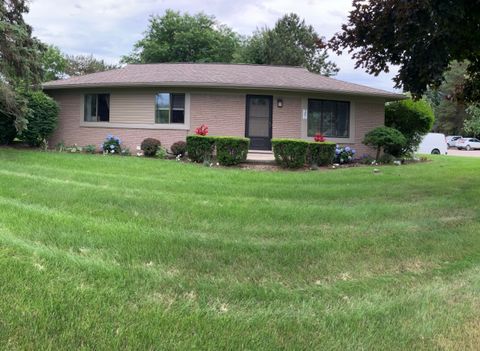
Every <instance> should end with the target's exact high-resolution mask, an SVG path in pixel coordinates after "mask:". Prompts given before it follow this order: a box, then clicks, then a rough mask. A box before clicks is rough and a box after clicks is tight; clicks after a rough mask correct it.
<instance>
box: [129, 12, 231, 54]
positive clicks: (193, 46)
mask: <svg viewBox="0 0 480 351" xmlns="http://www.w3.org/2000/svg"><path fill="white" fill-rule="evenodd" d="M238 45H239V37H238V35H237V34H236V33H235V32H234V31H232V30H231V29H230V28H229V27H227V26H225V25H223V24H220V23H219V22H218V21H217V20H216V19H215V17H213V16H207V15H205V14H203V13H198V14H196V15H189V14H188V13H185V14H181V13H179V12H176V11H172V10H167V11H166V12H165V14H164V15H163V16H152V17H151V18H150V24H149V26H148V29H147V31H146V32H145V35H144V37H143V38H142V39H141V40H139V41H138V42H137V43H136V44H135V46H134V50H133V52H132V53H131V54H130V55H127V56H124V57H123V58H122V61H123V62H126V63H156V62H231V61H232V60H233V57H234V53H235V51H236V50H237V47H238Z"/></svg>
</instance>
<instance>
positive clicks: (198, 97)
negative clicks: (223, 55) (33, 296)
mask: <svg viewBox="0 0 480 351" xmlns="http://www.w3.org/2000/svg"><path fill="white" fill-rule="evenodd" d="M51 95H52V97H53V98H54V99H55V100H56V101H57V102H58V103H59V105H60V116H59V123H58V128H57V130H56V131H55V133H54V135H53V136H52V138H51V140H50V145H51V146H55V145H56V144H57V143H59V142H60V141H64V142H65V144H66V145H73V144H77V145H80V146H85V145H88V144H93V145H99V144H101V143H102V142H103V140H104V139H105V137H106V136H107V135H108V134H113V135H115V136H118V137H120V138H121V139H122V141H123V143H124V144H125V145H126V146H127V147H129V148H130V150H131V151H132V152H135V150H136V147H137V145H140V143H141V142H142V140H143V139H144V138H147V137H153V138H157V139H159V140H160V141H161V142H162V145H163V146H165V147H170V145H171V144H172V143H174V142H175V141H178V140H185V137H186V136H187V134H189V133H190V134H192V133H194V130H195V128H196V127H198V126H200V125H201V124H207V125H208V127H209V132H210V135H230V136H244V135H245V110H246V107H245V101H246V100H245V97H246V94H245V93H238V94H237V93H232V94H221V93H217V94H213V93H206V92H205V93H203V92H195V93H191V95H190V99H191V103H190V130H172V129H164V130H161V129H138V128H128V129H125V128H103V127H102V128H100V127H94V128H93V127H84V126H81V125H80V121H81V117H82V112H81V98H80V92H78V91H74V90H69V91H58V92H52V93H51ZM278 98H281V99H282V100H283V107H282V108H278V107H277V99H278ZM134 103H135V101H132V104H134ZM354 106H355V110H354V114H355V142H354V143H350V144H348V143H344V145H350V146H352V147H354V148H356V149H357V151H358V155H359V156H361V155H363V154H366V153H369V154H374V150H372V149H370V148H367V147H366V146H365V145H363V144H362V140H363V137H364V135H365V133H366V132H368V131H369V130H371V129H373V128H375V127H377V126H380V125H383V123H384V104H383V101H378V102H376V101H373V102H368V101H355V102H354ZM301 114H302V98H301V97H300V96H286V97H285V96H274V98H273V125H272V134H273V137H274V138H301V137H302V135H301V133H302V132H301V122H302V120H301ZM152 121H153V116H152Z"/></svg>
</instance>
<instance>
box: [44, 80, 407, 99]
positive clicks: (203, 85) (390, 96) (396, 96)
mask: <svg viewBox="0 0 480 351" xmlns="http://www.w3.org/2000/svg"><path fill="white" fill-rule="evenodd" d="M104 87H107V88H108V87H110V88H132V87H136V88H141V87H145V88H148V87H191V88H214V89H222V88H228V89H235V90H240V89H252V90H270V91H272V90H273V91H281V92H302V93H328V94H347V95H351V96H367V97H376V98H384V99H385V100H386V101H396V100H404V99H407V98H408V97H407V96H405V95H403V94H396V93H388V92H385V93H382V92H379V93H369V92H358V91H352V90H335V89H332V90H329V89H309V88H299V87H288V86H285V87H278V86H268V85H265V86H258V85H257V86H251V85H237V84H221V85H214V84H211V83H191V82H162V84H159V83H153V82H148V83H101V84H100V83H80V84H75V83H69V84H61V83H58V81H55V82H54V84H43V85H42V89H44V90H56V89H62V90H63V89H79V88H104Z"/></svg>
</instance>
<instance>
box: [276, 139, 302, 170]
mask: <svg viewBox="0 0 480 351" xmlns="http://www.w3.org/2000/svg"><path fill="white" fill-rule="evenodd" d="M308 145H309V142H308V141H305V140H299V139H272V146H273V154H274V156H275V161H276V162H277V164H279V165H280V166H281V167H285V168H300V167H303V166H304V165H305V162H306V156H307V150H308Z"/></svg>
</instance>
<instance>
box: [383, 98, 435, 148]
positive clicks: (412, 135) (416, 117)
mask: <svg viewBox="0 0 480 351" xmlns="http://www.w3.org/2000/svg"><path fill="white" fill-rule="evenodd" d="M434 119H435V117H434V114H433V111H432V108H431V107H430V105H429V104H428V102H426V101H425V100H419V101H413V100H412V99H408V100H402V101H396V102H392V103H389V104H387V105H386V106H385V126H387V127H391V128H395V129H397V130H398V131H399V132H400V133H402V134H403V136H404V137H405V139H406V140H405V145H404V146H403V147H402V148H400V149H396V150H393V149H391V150H390V152H391V153H392V154H393V155H395V156H401V155H402V154H411V153H412V152H414V151H415V149H416V148H417V147H418V145H419V144H420V142H421V141H422V136H423V135H425V134H427V133H428V132H429V131H430V130H431V129H432V126H433V122H434Z"/></svg>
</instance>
